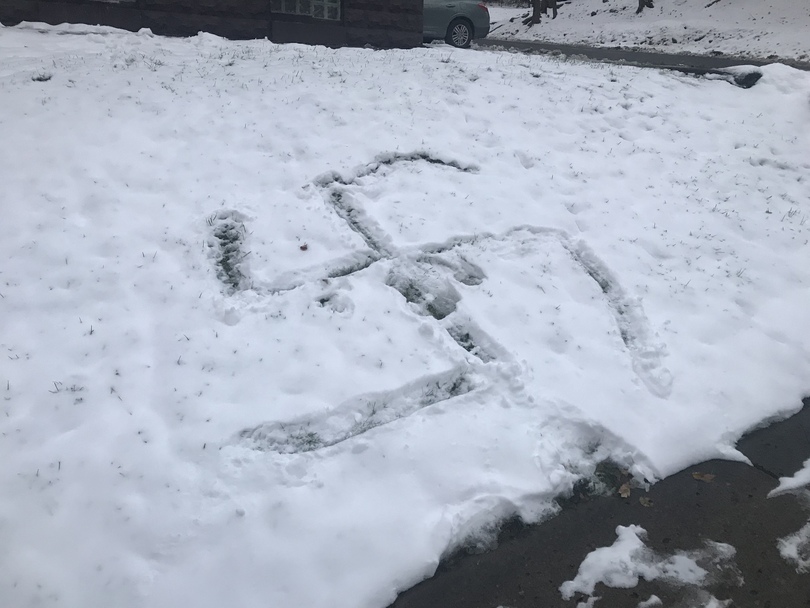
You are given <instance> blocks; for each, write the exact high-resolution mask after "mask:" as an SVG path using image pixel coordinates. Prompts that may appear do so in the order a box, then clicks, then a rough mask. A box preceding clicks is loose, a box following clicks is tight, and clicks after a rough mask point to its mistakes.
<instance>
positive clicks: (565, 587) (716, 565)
mask: <svg viewBox="0 0 810 608" xmlns="http://www.w3.org/2000/svg"><path fill="white" fill-rule="evenodd" d="M646 535H647V533H646V531H645V530H644V528H642V527H640V526H636V525H630V526H618V527H617V528H616V536H617V537H618V538H617V539H616V542H614V543H613V544H612V545H611V546H610V547H600V548H599V549H595V550H593V551H591V552H590V553H589V554H588V555H587V556H586V557H585V559H584V560H583V562H582V564H580V566H579V571H578V572H577V575H576V577H575V578H574V579H573V580H570V581H566V582H564V583H563V584H562V585H561V586H560V594H561V595H562V597H563V599H564V600H570V599H571V598H573V597H574V595H575V594H578V593H581V594H584V595H586V596H590V597H589V599H588V600H586V603H585V605H586V606H592V605H593V603H594V601H595V600H597V599H599V598H598V597H597V596H595V595H594V592H595V590H596V585H597V584H599V583H602V584H604V585H605V586H607V587H614V588H619V589H630V588H633V587H635V586H637V585H638V582H639V579H644V580H646V581H654V580H661V581H663V582H665V583H667V584H669V585H672V586H673V587H689V588H690V590H694V589H699V588H701V587H705V586H707V585H709V584H711V583H713V582H717V581H718V580H722V581H723V582H724V583H726V584H731V585H738V584H741V583H742V578H741V577H740V574H739V571H738V570H737V568H736V566H735V565H734V555H735V554H736V550H735V549H734V547H732V546H731V545H728V544H725V543H716V542H713V541H706V546H705V547H704V548H703V549H697V550H695V551H676V552H675V553H674V554H673V555H671V556H663V555H657V554H656V553H655V552H654V551H652V550H651V549H649V548H648V547H647V546H646V545H645V544H644V540H645V538H646ZM653 598H655V599H653ZM698 598H699V600H700V606H701V607H702V608H705V607H706V606H709V605H711V606H718V607H719V606H726V605H728V603H726V602H720V601H718V600H717V599H716V598H714V597H713V596H712V595H711V594H709V593H707V592H705V591H701V592H700V593H699V594H698V595H697V597H695V598H693V601H694V599H698ZM655 600H658V598H657V597H656V596H652V597H651V598H649V599H648V600H647V601H644V602H642V603H641V604H640V606H641V605H646V606H655V605H659V604H660V600H658V602H656V601H655ZM580 605H582V604H580ZM692 605H697V604H692Z"/></svg>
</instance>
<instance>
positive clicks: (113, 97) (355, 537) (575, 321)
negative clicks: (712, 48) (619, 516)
mask: <svg viewBox="0 0 810 608" xmlns="http://www.w3.org/2000/svg"><path fill="white" fill-rule="evenodd" d="M762 73H763V77H762V79H761V80H760V81H759V83H758V84H757V85H756V86H755V87H753V88H751V89H748V90H743V89H740V88H737V87H734V86H732V85H730V84H728V83H727V82H723V81H717V80H706V79H695V78H692V77H687V76H683V75H679V74H672V73H667V72H659V71H652V70H641V69H636V68H627V67H615V66H613V67H609V66H604V65H594V64H581V63H577V62H573V61H560V60H555V59H549V58H543V57H536V56H522V55H517V54H508V53H500V52H489V51H487V52H475V51H469V52H462V51H450V50H448V49H447V48H446V47H434V48H423V49H414V50H411V51H379V52H376V51H371V50H367V49H341V50H329V49H325V48H319V47H305V46H298V45H286V46H280V45H275V44H271V43H269V42H267V41H253V42H238V43H236V42H227V41H224V40H222V39H219V38H217V37H214V36H210V35H199V36H197V37H194V38H190V39H183V40H180V39H163V38H160V37H155V36H153V35H151V34H150V33H149V32H148V31H142V32H140V33H137V34H128V33H122V32H119V31H116V30H112V29H109V28H93V27H83V26H60V27H55V28H50V27H45V26H41V25H24V26H20V27H14V28H2V29H0V107H2V108H3V112H2V113H0V183H2V184H3V188H2V190H0V209H1V210H2V222H0V256H2V259H3V260H4V262H3V264H2V265H0V318H2V320H3V332H2V334H0V348H2V349H3V354H4V357H3V360H2V363H0V383H1V384H0V392H1V393H2V396H3V400H2V412H0V459H1V460H2V462H3V464H4V466H3V467H2V469H0V488H2V491H0V540H1V541H2V545H3V547H4V551H3V552H2V553H0V603H2V605H4V606H6V605H7V606H15V607H17V606H18V607H26V606H39V605H54V606H69V607H73V606H81V607H83V608H93V607H95V606H98V607H107V606H118V607H121V608H130V607H131V608H136V607H146V606H149V607H150V608H162V607H169V606H176V605H178V604H180V603H183V604H190V605H192V604H193V605H195V606H198V607H199V608H208V607H220V606H222V605H234V606H245V607H252V606H268V605H272V606H279V607H287V606H308V607H311V608H319V607H330V608H332V607H338V608H339V607H340V606H351V607H353V608H377V607H382V606H386V605H387V604H388V603H390V602H391V601H392V600H393V599H394V597H395V596H396V593H397V592H398V591H401V590H403V589H405V588H407V587H409V586H411V585H412V584H414V583H416V582H418V581H419V580H421V579H422V578H424V577H426V576H429V575H431V574H432V573H433V571H434V570H435V568H436V565H437V563H438V561H439V559H440V558H441V556H442V555H443V554H444V553H445V552H446V551H448V550H451V549H452V548H453V547H454V546H457V545H458V544H460V543H462V542H466V541H468V540H472V541H475V540H476V539H478V540H480V539H481V537H482V535H483V536H486V533H487V532H488V531H489V532H490V533H491V530H492V526H493V524H494V523H496V522H497V521H498V519H499V518H503V517H508V516H511V515H519V516H521V517H523V518H524V519H525V520H527V521H538V520H540V519H542V518H544V517H548V516H550V515H551V514H553V512H554V506H553V505H554V503H553V501H552V499H553V497H554V496H556V495H558V494H559V493H562V492H565V491H568V490H569V489H570V488H571V486H572V484H573V483H574V482H575V481H576V480H577V479H579V478H580V477H582V476H586V475H590V474H591V473H592V472H593V470H594V467H595V465H596V463H597V462H599V461H600V460H602V459H604V458H608V457H610V458H613V459H614V460H616V461H617V462H620V463H621V464H622V465H623V466H626V467H628V468H630V469H631V470H632V471H633V472H634V473H635V474H637V475H638V476H643V477H646V478H647V479H649V480H655V479H659V478H662V477H664V476H666V475H669V474H671V473H673V472H675V471H677V470H679V469H681V468H683V467H684V466H687V465H689V464H692V463H695V462H699V461H702V460H704V459H707V458H713V457H727V458H738V459H741V458H742V456H741V455H740V454H739V453H737V452H736V450H735V449H734V447H733V446H734V443H735V441H736V439H738V438H739V437H740V436H741V435H742V434H743V433H744V432H745V431H746V430H747V429H749V428H752V427H754V426H756V425H757V424H758V423H759V422H761V421H762V420H765V419H771V418H773V417H778V416H785V415H788V414H790V413H792V411H795V409H797V408H798V407H799V401H800V398H801V397H802V396H803V395H804V394H806V392H807V388H808V387H807V377H808V369H810V346H809V344H808V339H807V336H806V335H805V334H804V333H803V332H801V331H798V330H797V328H803V327H808V326H810V308H808V307H807V306H806V302H807V301H808V297H810V267H808V265H807V263H806V260H807V257H808V251H810V249H808V240H809V239H810V227H808V225H807V214H808V208H807V200H808V181H807V179H808V178H807V175H808V169H810V142H808V139H807V137H806V133H807V132H808V128H807V127H808V123H810V105H808V99H810V75H808V74H805V73H802V72H799V71H796V70H794V69H791V68H789V67H786V66H782V65H771V66H767V67H765V68H763V69H762ZM629 540H630V541H632V539H629ZM667 563H669V562H667ZM673 564H674V562H673Z"/></svg>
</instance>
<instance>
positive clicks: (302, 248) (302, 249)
mask: <svg viewBox="0 0 810 608" xmlns="http://www.w3.org/2000/svg"><path fill="white" fill-rule="evenodd" d="M299 249H300V250H301V251H306V250H307V249H309V245H307V244H306V243H304V244H303V245H301V246H300V247H299Z"/></svg>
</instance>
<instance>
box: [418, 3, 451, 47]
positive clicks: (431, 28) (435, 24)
mask: <svg viewBox="0 0 810 608" xmlns="http://www.w3.org/2000/svg"><path fill="white" fill-rule="evenodd" d="M457 8H458V5H457V3H456V2H454V0H425V4H424V22H423V23H424V25H423V26H422V30H423V32H424V36H425V38H444V36H445V34H447V26H448V25H450V20H451V19H452V18H453V15H455V14H456V9H457Z"/></svg>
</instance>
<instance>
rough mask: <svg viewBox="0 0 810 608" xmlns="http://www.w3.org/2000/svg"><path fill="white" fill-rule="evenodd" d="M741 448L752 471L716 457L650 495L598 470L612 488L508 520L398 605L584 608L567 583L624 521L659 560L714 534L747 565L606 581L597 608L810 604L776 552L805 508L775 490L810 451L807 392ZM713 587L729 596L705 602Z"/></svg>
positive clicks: (806, 584)
mask: <svg viewBox="0 0 810 608" xmlns="http://www.w3.org/2000/svg"><path fill="white" fill-rule="evenodd" d="M737 448H738V449H739V450H740V451H741V452H742V453H744V454H745V455H746V456H747V457H748V458H749V459H750V460H751V462H752V464H753V465H754V466H749V465H747V464H743V463H741V462H730V461H721V460H712V461H708V462H704V463H701V464H699V465H696V466H694V467H690V468H688V469H686V470H684V471H681V472H680V473H677V474H676V475H673V476H671V477H668V478H667V479H664V480H662V481H659V482H658V483H656V484H654V485H653V486H652V487H650V488H649V491H645V490H644V489H643V488H633V489H632V490H631V491H630V493H629V494H628V493H627V491H625V492H624V493H622V492H621V491H620V490H621V488H622V484H624V482H625V481H626V480H627V479H628V478H627V476H626V473H624V472H622V471H621V470H619V469H618V468H615V467H614V468H613V469H612V470H611V469H610V468H609V467H608V468H606V469H603V470H602V472H601V474H599V473H597V475H598V476H599V478H600V480H602V481H603V482H605V483H606V484H607V485H608V486H614V490H613V491H611V492H609V493H607V494H599V495H593V494H590V493H589V492H588V491H587V489H584V491H583V488H580V489H579V490H575V492H574V495H573V496H572V497H570V498H567V499H565V500H561V501H560V504H561V506H562V510H561V511H560V513H559V514H558V515H557V516H555V517H553V518H551V519H550V520H548V521H546V522H543V523H541V524H538V525H533V526H525V525H523V524H521V523H520V522H519V521H509V522H506V523H505V524H504V525H503V527H502V529H501V533H500V535H499V538H498V546H497V548H496V549H494V550H493V551H490V552H488V553H470V552H466V551H464V550H460V551H458V552H457V553H456V554H454V555H452V556H449V557H448V558H446V559H445V560H443V561H442V563H441V564H440V565H439V567H438V570H437V572H436V574H435V575H434V576H433V577H432V578H430V579H427V580H425V581H423V582H421V583H419V584H418V585H416V586H415V587H413V588H411V589H409V590H407V591H405V592H404V593H402V594H401V595H400V596H399V598H397V601H396V602H394V604H393V605H392V607H391V608H496V607H498V606H503V607H509V608H558V607H559V608H574V607H575V606H577V604H578V603H579V602H583V605H584V602H585V600H586V599H587V598H585V597H584V596H581V595H579V596H578V597H574V598H572V599H571V600H570V601H564V600H563V599H562V596H561V594H560V591H559V587H560V585H561V584H562V583H563V582H565V581H567V580H572V579H573V578H574V577H575V576H576V574H577V570H578V568H579V565H580V564H581V563H582V560H583V559H584V558H585V556H586V555H587V554H588V553H589V552H591V551H593V550H594V549H596V548H597V547H604V546H609V545H611V544H612V543H613V542H614V541H615V540H616V532H615V530H616V526H618V525H623V526H627V525H630V524H637V525H640V526H642V527H643V528H644V529H645V530H646V531H647V542H646V544H647V546H648V547H649V548H650V549H652V550H653V551H655V552H656V553H657V554H658V555H672V554H673V553H674V552H676V551H692V550H695V549H699V548H701V547H703V546H704V544H705V542H706V541H707V540H711V541H715V542H721V543H728V544H730V545H732V546H733V547H734V548H735V549H736V554H735V556H734V566H735V567H736V569H737V570H738V572H737V573H735V572H734V571H733V569H729V568H725V567H717V566H718V565H717V564H714V566H715V567H713V566H711V565H708V564H703V565H704V566H705V567H706V568H708V569H709V570H710V571H713V570H716V571H713V572H712V573H711V575H710V576H709V577H707V578H708V582H707V584H705V585H704V586H703V588H702V589H701V588H698V587H695V586H688V585H687V586H684V585H677V584H673V582H672V581H666V580H660V579H659V580H654V581H652V582H648V581H644V580H641V581H640V582H639V584H638V585H637V586H636V587H633V588H630V589H621V588H608V587H605V586H604V585H601V584H600V585H598V586H597V589H596V595H597V596H599V597H601V598H602V599H601V600H600V601H599V602H597V606H604V608H637V606H638V605H639V603H640V602H643V601H644V600H646V599H647V598H649V597H650V596H651V595H653V594H654V595H656V596H658V597H659V598H660V599H661V600H662V602H663V606H666V607H670V608H695V607H697V606H707V605H722V606H731V607H733V608H749V607H750V608H756V607H761V608H766V607H769V608H801V607H810V573H800V572H797V570H796V568H795V567H794V565H792V564H790V563H788V562H787V561H786V560H784V559H783V558H782V557H781V556H780V555H779V551H778V549H777V540H778V539H779V538H783V537H785V536H787V535H789V534H791V533H793V532H795V531H797V530H799V529H800V528H801V527H802V526H804V525H805V523H807V521H808V516H810V513H808V512H807V510H806V509H807V505H806V504H802V502H801V501H800V500H799V499H798V497H797V496H794V495H792V494H785V495H780V496H776V497H773V498H768V497H767V495H768V492H769V491H770V490H772V489H773V488H774V487H776V485H777V484H778V477H780V476H781V477H784V476H791V475H793V473H794V472H796V471H797V470H798V469H800V468H801V466H802V463H803V462H804V461H805V460H806V459H807V458H808V457H810V399H806V400H805V402H804V408H803V409H802V410H801V411H800V412H799V413H798V414H796V415H795V416H793V417H791V418H789V419H787V420H785V421H783V422H779V423H776V424H773V425H771V426H769V427H766V428H764V429H760V430H757V431H754V432H752V433H750V434H749V435H747V436H745V437H743V438H742V439H741V440H740V441H739V443H738V444H737ZM616 486H618V488H619V491H616V489H615V487H616ZM622 494H624V495H622ZM736 574H739V576H737V575H736ZM708 593H711V594H712V595H713V596H714V597H716V598H717V599H718V600H720V601H721V602H723V601H730V603H728V604H726V603H721V604H707V603H706V601H707V594H708ZM588 605H590V604H588Z"/></svg>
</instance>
